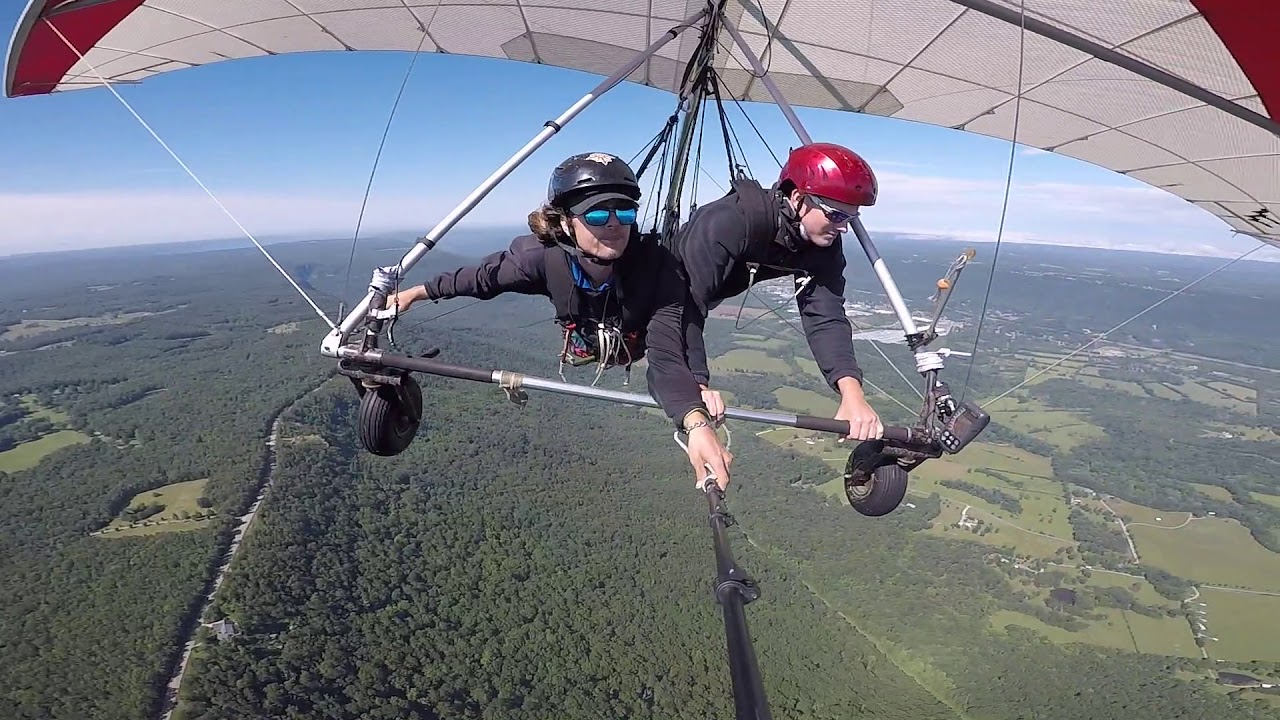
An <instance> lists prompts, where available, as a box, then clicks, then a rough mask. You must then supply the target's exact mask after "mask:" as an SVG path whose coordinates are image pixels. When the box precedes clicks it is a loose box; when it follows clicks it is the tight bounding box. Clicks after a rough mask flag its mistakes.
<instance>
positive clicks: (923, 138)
mask: <svg viewBox="0 0 1280 720" xmlns="http://www.w3.org/2000/svg"><path fill="white" fill-rule="evenodd" d="M23 5H25V3H5V4H4V6H5V7H4V8H3V9H0V37H2V38H4V40H5V44H6V46H7V43H8V38H9V36H10V34H11V32H12V28H13V26H14V25H15V24H16V22H17V18H18V15H19V13H20V10H21V7H22V6H23ZM6 49H7V48H6ZM411 60H413V56H412V54H410V53H371V52H361V53H300V54H294V55H278V56H274V57H267V58H255V59H247V60H234V61H227V62H221V63H216V64H213V65H209V66H205V67H200V68H194V69H188V70H181V71H177V72H171V73H165V74H162V75H159V76H156V77H153V78H150V79H148V80H146V81H145V82H143V83H140V84H138V85H133V86H121V87H119V88H118V92H119V93H120V95H121V96H122V97H123V98H124V99H125V100H127V101H128V103H129V104H130V105H131V106H132V107H133V109H134V110H135V111H136V112H137V113H138V114H139V115H140V116H141V117H142V118H143V119H144V120H145V121H146V122H147V123H149V124H150V125H151V127H152V128H153V129H154V130H155V132H156V134H157V135H158V136H159V137H160V138H161V139H162V140H163V141H164V142H165V143H166V144H168V146H169V147H170V148H171V149H172V150H173V151H174V152H175V153H176V154H177V155H178V157H179V158H181V159H182V161H183V162H184V163H185V164H186V165H187V166H188V167H189V168H190V169H191V170H192V171H193V172H194V174H195V175H196V177H198V178H199V179H200V180H201V181H202V182H203V183H204V184H205V186H206V187H208V188H209V190H210V191H211V192H212V193H213V195H214V196H215V197H216V198H217V200H218V201H220V202H221V203H222V205H223V206H224V207H225V208H226V209H227V210H228V211H229V212H230V214H231V215H232V216H233V217H234V218H235V220H236V221H238V222H239V223H240V225H242V226H243V227H244V228H245V229H247V230H248V231H249V232H251V233H253V234H254V235H256V236H259V237H267V236H272V235H280V234H302V235H309V236H315V235H323V236H332V237H348V238H349V237H351V236H352V233H353V232H354V231H355V229H356V223H357V218H358V217H359V215H360V206H361V201H362V199H363V196H364V194H365V189H366V185H367V184H368V183H369V182H370V175H371V171H372V170H373V162H374V158H375V154H376V153H377V149H378V144H379V141H380V140H381V137H382V134H383V131H384V128H386V126H387V120H388V116H389V114H390V111H391V109H392V103H393V102H394V100H395V98H396V93H397V91H398V89H399V87H400V85H401V83H402V81H403V80H404V78H405V74H406V71H407V70H408V68H409V64H410V62H411ZM600 79H601V78H600V77H598V76H593V75H589V74H586V73H581V72H576V71H570V70H563V69H559V68H554V67H549V66H536V65H530V64H524V63H517V62H512V61H506V60H493V59H485V58H468V57H461V56H446V55H437V54H429V53H427V54H422V55H420V56H419V57H418V58H417V60H416V63H415V64H414V67H413V71H412V73H411V75H410V76H409V80H408V84H407V86H406V89H405V93H404V97H403V98H402V100H401V102H400V105H399V107H398V108H397V109H396V112H395V115H394V118H393V122H392V124H391V126H390V131H389V134H388V136H387V140H386V146H385V148H384V150H383V154H382V157H381V160H380V161H379V164H378V166H377V169H376V173H373V183H372V186H371V188H370V191H369V199H368V206H367V208H366V209H365V213H364V218H363V221H362V222H361V225H360V227H361V234H362V235H363V234H365V233H376V232H382V231H406V232H415V233H425V232H426V231H427V230H429V229H430V228H431V227H432V226H433V225H434V224H435V223H436V221H438V220H439V219H440V218H441V217H442V216H443V215H444V214H445V213H447V212H448V211H449V210H451V209H452V208H453V207H454V206H455V205H457V204H458V203H459V202H461V201H462V200H463V199H464V198H465V197H466V196H467V195H468V194H469V193H470V192H471V191H472V190H473V189H474V188H476V187H477V186H478V185H479V184H480V183H481V182H482V181H483V180H484V179H485V178H486V177H487V176H488V175H489V174H490V173H492V172H494V171H495V170H496V169H497V168H498V167H499V166H500V165H501V164H502V163H504V162H505V161H506V160H507V159H508V158H509V157H511V156H512V155H513V154H514V153H515V152H516V151H518V150H519V148H520V147H521V146H522V145H524V144H525V143H526V142H528V141H529V140H530V139H531V138H533V137H534V136H535V135H536V134H537V133H538V132H539V131H540V130H541V129H542V124H543V123H544V122H545V121H546V120H549V119H551V118H554V117H556V116H558V115H559V114H560V113H561V112H563V111H564V110H565V109H566V108H567V107H569V106H570V105H571V104H573V103H574V102H575V101H577V100H578V99H579V98H580V97H581V96H582V95H584V94H585V93H586V92H588V91H589V90H590V89H591V88H592V87H594V86H595V85H596V84H597V83H598V82H599V81H600ZM674 102H675V100H674V96H672V95H670V94H669V93H665V92H661V91H658V90H654V89H652V88H646V87H643V86H639V85H635V84H630V83H625V84H623V85H620V86H618V87H616V88H614V89H613V90H611V91H610V92H609V93H607V94H606V95H604V96H602V97H601V98H599V99H598V100H596V101H595V102H594V103H593V104H592V105H591V106H589V107H588V108H587V109H586V110H585V111H583V112H582V113H581V114H580V115H579V116H578V117H577V118H575V119H574V120H573V121H572V122H570V123H569V124H568V125H566V127H565V128H564V130H562V131H561V132H560V133H559V134H558V135H556V136H554V137H553V138H552V139H551V140H549V141H548V142H547V143H546V144H545V145H543V146H542V147H541V148H540V149H539V150H538V151H537V152H535V153H534V154H533V155H532V156H531V157H529V158H528V159H527V160H526V161H525V162H524V163H523V164H522V165H521V166H520V167H518V168H517V169H516V170H515V171H514V172H513V173H512V174H511V175H510V176H508V177H507V178H506V179H505V180H504V181H503V182H502V183H501V184H500V185H499V186H498V187H497V188H496V189H495V190H493V191H492V192H491V193H490V194H489V195H488V196H487V197H486V198H485V199H484V200H483V201H482V202H481V203H480V204H479V205H478V206H477V207H476V208H475V209H473V210H472V211H471V213H470V214H468V215H467V216H466V217H465V218H464V219H463V220H462V222H461V225H463V226H469V227H482V226H503V227H508V228H510V227H513V226H519V225H522V224H523V222H524V219H525V217H526V216H527V214H528V212H529V211H530V210H532V209H533V208H534V207H536V206H537V204H538V203H539V202H540V201H541V199H542V198H543V196H544V193H545V188H546V181H547V177H548V175H549V173H550V170H551V168H552V167H554V165H555V164H556V163H557V162H558V161H559V160H560V159H562V158H563V157H565V156H567V155H570V154H573V153H577V152H584V151H596V150H602V151H607V152H612V153H615V154H618V155H620V156H622V157H624V158H628V159H630V158H631V157H632V156H634V155H635V154H636V153H638V152H640V151H641V150H642V148H643V147H644V146H645V144H646V143H648V142H649V140H650V139H651V138H652V137H653V136H654V135H655V134H656V133H657V132H658V131H659V130H660V129H661V127H662V125H663V123H664V122H665V120H666V118H667V116H668V115H670V114H671V112H672V110H673V109H674ZM741 107H742V108H744V109H745V111H746V113H747V114H748V115H749V116H750V117H751V119H752V121H754V123H755V125H756V126H757V127H758V128H759V131H760V134H761V135H762V136H763V137H764V138H765V140H767V142H768V148H766V146H765V145H764V144H763V143H762V142H761V141H760V140H759V138H757V136H756V132H755V131H754V130H752V128H751V126H750V125H749V124H748V123H747V121H746V119H745V118H744V117H743V115H742V112H740V110H739V107H738V106H737V105H733V104H731V105H730V107H729V108H728V110H729V117H730V121H731V123H732V124H733V126H734V128H735V130H736V132H737V135H738V138H739V140H740V141H741V143H742V145H743V147H744V148H745V150H746V156H747V161H748V165H749V167H750V169H751V171H752V174H753V175H754V176H755V177H756V178H757V179H759V180H761V181H762V182H764V183H765V184H767V183H768V182H772V181H773V179H774V178H775V177H776V174H777V170H778V165H777V163H776V161H775V160H774V159H773V157H772V156H771V154H770V152H769V148H772V151H773V153H775V154H777V155H778V156H779V157H781V156H783V155H784V154H785V152H786V151H787V149H788V148H790V147H792V146H794V145H795V144H797V141H796V136H795V134H794V133H793V131H792V130H791V128H790V126H789V125H788V124H787V122H786V120H785V118H784V117H783V115H782V113H781V112H780V111H779V110H778V109H777V107H776V106H773V105H771V104H757V103H750V104H743V105H742V106H741ZM796 112H797V115H798V116H799V117H800V119H801V121H802V122H803V123H804V125H805V126H806V128H807V129H808V131H809V133H810V135H811V136H812V137H813V138H814V139H815V140H825V141H831V142H837V143H841V144H844V145H846V146H849V147H851V148H853V149H854V150H856V151H857V152H859V153H860V154H862V155H863V156H864V157H866V158H867V159H868V161H870V163H871V165H872V167H873V168H874V169H875V171H876V174H877V177H878V179H879V182H880V196H879V202H878V203H877V204H876V205H875V206H874V207H872V208H867V209H866V210H864V212H863V222H864V224H865V225H866V227H867V228H868V230H869V231H870V232H871V233H872V235H873V236H874V235H875V234H877V233H880V232H899V233H918V234H921V235H940V236H946V237H950V238H954V239H958V240H964V241H969V242H984V241H992V240H994V239H995V238H996V234H997V231H998V230H999V228H1000V220H1001V205H1002V201H1003V194H1004V192H1005V179H1006V174H1007V172H1008V169H1009V162H1010V143H1009V142H1007V141H1004V140H999V139H995V138H989V137H985V136H981V135H977V134H974V133H967V132H961V131H955V130H950V129H945V128H938V127H933V126H928V125H923V124H919V123H913V122H908V121H902V120H894V119H890V118H882V117H876V116H867V115H856V114H852V113H844V112H835V111H825V110H811V109H806V108H797V110H796ZM708 120H710V121H711V123H712V124H710V125H709V126H708V128H707V132H706V135H705V138H704V140H703V142H704V158H703V167H704V168H705V170H706V172H705V173H700V174H699V187H698V190H699V193H698V198H699V201H700V202H707V201H709V200H712V199H714V198H715V197H717V196H719V195H720V194H722V192H723V190H722V188H724V187H725V186H726V184H725V178H726V177H727V170H726V168H725V164H724V153H723V149H722V143H721V141H720V139H719V137H720V136H719V129H718V125H717V124H715V121H714V120H713V119H712V118H711V116H708ZM0 137H3V138H5V141H4V147H5V151H4V159H3V161H2V162H0V167H3V171H2V172H0V256H3V255H10V254H16V253H27V252H38V251H51V250H70V249H79V248H89V247H105V246H113V245H128V244H140V243H152V242H173V241H182V240H200V239H207V238H226V237H236V236H239V237H243V233H242V232H241V230H240V229H239V228H238V227H237V225H236V222H233V221H232V220H231V219H230V218H229V217H228V216H227V214H225V213H224V212H223V211H222V210H221V209H220V208H219V206H218V204H217V203H215V202H214V200H212V199H210V197H209V195H207V194H206V193H205V192H204V190H202V189H201V188H200V186H199V185H198V184H197V183H196V182H194V181H193V180H192V178H191V177H190V176H188V175H187V174H186V172H185V171H184V170H182V168H181V166H180V165H179V164H178V163H177V162H175V161H174V159H173V158H172V157H171V156H170V155H169V154H168V153H167V152H166V151H165V150H164V148H163V147H162V146H161V145H160V144H159V143H157V142H156V140H155V139H154V138H153V137H151V135H150V134H149V133H148V132H147V131H146V130H145V129H144V127H143V126H142V124H140V123H139V122H138V120H137V119H136V118H134V117H133V115H131V114H130V112H129V111H128V110H127V109H126V108H125V107H124V106H123V105H122V104H121V103H120V102H119V100H117V99H116V97H115V96H113V95H112V94H111V93H110V92H109V91H108V90H107V89H106V88H102V87H98V88H93V89H89V90H78V91H75V92H67V93H61V94H58V95H53V96H37V97H26V98H17V99H0ZM1012 159H1013V180H1012V186H1011V188H1010V198H1009V207H1008V213H1007V218H1006V221H1005V226H1004V230H1003V236H1002V237H1003V240H1004V241H1005V242H1038V243H1050V244H1064V245H1077V246H1092V247H1105V248H1117V249H1130V250H1150V251H1157V252H1177V253H1185V254H1199V255H1213V256H1221V257H1232V256H1235V255H1237V254H1239V253H1241V252H1243V251H1245V250H1248V249H1249V248H1251V247H1253V246H1254V245H1256V241H1254V240H1252V239H1250V238H1247V237H1239V236H1234V235H1233V234H1232V232H1231V231H1230V229H1229V228H1228V227H1227V226H1226V225H1225V224H1223V223H1222V222H1220V221H1218V220H1217V219H1216V218H1214V217H1212V216H1211V215H1209V214H1207V213H1205V212H1204V211H1202V210H1199V209H1198V208H1196V207H1194V206H1192V205H1190V204H1189V203H1186V202H1185V201H1183V200H1181V199H1180V198H1177V197H1176V196H1173V195H1171V194H1169V193H1166V192H1164V191H1161V190H1158V189H1155V188H1152V187H1150V186H1147V185H1145V184H1142V183H1140V182H1137V181H1135V180H1131V179H1129V178H1126V177H1124V176H1122V175H1119V174H1117V173H1114V172H1111V171H1108V170H1105V169H1102V168H1099V167H1095V166H1092V165H1089V164H1087V163H1084V162H1081V161H1078V160H1075V159H1072V158H1067V157H1063V156H1059V155H1055V154H1052V153H1047V152H1043V151H1040V150H1037V149H1035V148H1028V147H1019V148H1018V149H1017V150H1016V152H1015V153H1014V155H1013V158H1012ZM646 177H647V178H648V177H649V176H646ZM716 183H718V184H719V185H718V186H717V184H716ZM646 187H647V186H646ZM245 242H246V246H249V245H248V240H247V239H246V241H245ZM444 242H445V243H447V238H446V240H445V241H444ZM1251 259H1270V260H1280V250H1275V249H1270V248H1269V249H1267V250H1264V251H1260V252H1258V253H1255V254H1254V255H1252V256H1251Z"/></svg>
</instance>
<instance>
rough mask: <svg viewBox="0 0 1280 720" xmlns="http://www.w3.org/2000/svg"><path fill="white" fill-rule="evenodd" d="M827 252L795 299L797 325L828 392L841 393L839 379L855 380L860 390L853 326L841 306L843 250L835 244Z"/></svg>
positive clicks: (842, 302) (842, 297)
mask: <svg viewBox="0 0 1280 720" xmlns="http://www.w3.org/2000/svg"><path fill="white" fill-rule="evenodd" d="M828 250H829V251H830V255H829V257H826V258H824V262H821V263H819V265H818V270H817V271H815V272H814V274H813V277H812V279H810V281H809V287H807V288H805V290H804V292H802V293H800V295H799V297H797V298H796V305H797V306H798V307H799V309H800V324H801V325H802V326H803V327H804V334H805V338H806V339H807V340H808V341H809V349H810V350H812V351H813V359H814V361H815V362H817V363H818V368H819V370H821V372H822V376H823V379H825V380H826V381H827V384H828V385H830V386H831V389H833V390H836V391H840V390H841V387H840V380H841V378H852V379H854V380H856V381H857V385H858V387H859V389H860V388H861V385H862V368H860V367H859V366H858V358H857V356H856V354H855V353H854V350H853V326H852V324H850V322H849V317H848V316H847V315H845V307H844V286H845V281H844V269H845V259H844V251H843V249H841V244H840V243H839V242H837V243H835V244H834V245H832V246H831V247H830V248H828ZM846 386H847V383H846Z"/></svg>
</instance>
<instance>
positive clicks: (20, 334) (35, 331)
mask: <svg viewBox="0 0 1280 720" xmlns="http://www.w3.org/2000/svg"><path fill="white" fill-rule="evenodd" d="M154 314H155V313H150V312H131V313H112V314H109V315H99V316H97V317H78V318H67V319H65V320H45V319H38V318H37V319H33V320H22V321H20V322H17V323H15V324H13V325H9V326H8V327H6V328H5V331H4V333H3V334H0V340H21V339H22V338H27V337H31V336H33V335H42V334H44V333H48V332H54V331H55V330H64V329H66V328H73V327H96V326H100V325H120V324H123V323H127V322H132V321H134V320H138V319H141V318H144V317H147V316H148V315H154Z"/></svg>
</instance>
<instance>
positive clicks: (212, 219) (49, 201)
mask: <svg viewBox="0 0 1280 720" xmlns="http://www.w3.org/2000/svg"><path fill="white" fill-rule="evenodd" d="M214 193H215V195H216V196H217V197H218V200H219V201H220V202H221V203H222V204H223V205H224V206H225V207H226V209H227V210H228V211H229V212H230V214H231V215H232V216H233V217H234V218H235V220H237V221H239V223H240V224H241V225H243V226H244V228H245V229H246V230H248V231H249V232H250V233H252V234H253V235H254V236H268V235H279V234H299V233H314V234H338V235H347V234H350V233H352V232H353V231H354V230H355V226H356V219H357V217H358V216H359V212H360V201H361V195H360V194H358V193H353V194H343V195H337V194H334V195H322V194H305V193H296V194H289V193H259V192H255V193H246V192H228V193H221V192H218V191H216V190H215V191H214ZM460 199H461V197H459V198H439V197H436V198H432V197H429V196H428V195H427V193H423V195H422V196H413V195H388V194H387V193H373V194H372V195H371V196H370V198H369V204H368V207H367V208H366V210H365V216H364V221H363V222H362V223H361V233H362V234H363V233H364V232H366V231H369V232H377V231H382V230H403V229H405V228H421V230H422V231H423V232H425V231H426V230H428V229H430V227H431V226H432V225H433V224H434V223H435V222H436V221H437V220H438V219H439V218H440V217H441V216H443V214H444V213H445V212H447V211H448V210H449V209H451V208H452V206H453V204H454V203H456V202H457V201H459V200H460ZM502 200H503V198H502V196H500V195H499V194H498V192H497V191H495V193H494V194H493V195H491V196H490V197H489V198H486V199H485V201H483V202H484V204H483V205H482V206H481V207H482V208H483V209H488V208H489V207H490V205H489V203H498V206H499V207H501V206H502V205H503V203H502ZM506 206H507V207H512V206H511V204H510V203H506ZM526 213H527V208H525V207H524V206H523V205H520V206H518V210H517V212H515V213H513V214H512V217H513V218H515V219H519V218H523V217H524V216H525V214H526ZM491 214H492V210H489V211H488V213H486V215H485V216H488V215H491ZM0 218H4V225H3V231H2V232H0V255H10V254H16V253H27V252H48V251H55V250H70V249H82V248H90V247H108V246H119V245H135V244H146V243H158V242H175V241H184V240H200V239H207V238H224V237H231V236H243V235H244V233H243V232H242V231H241V230H240V228H239V227H237V225H236V223H235V222H233V221H232V219H231V218H229V217H228V216H227V214H226V213H224V212H223V211H222V210H221V209H220V208H219V207H218V205H217V204H215V203H214V202H213V200H211V199H210V198H209V196H208V195H206V194H205V193H204V192H203V191H201V190H199V189H195V190H192V191H182V192H179V191H161V190H145V191H144V190H137V191H126V190H121V191H86V192H71V193H25V194H23V193H0ZM503 219H505V218H503ZM246 242H248V240H247V239H246Z"/></svg>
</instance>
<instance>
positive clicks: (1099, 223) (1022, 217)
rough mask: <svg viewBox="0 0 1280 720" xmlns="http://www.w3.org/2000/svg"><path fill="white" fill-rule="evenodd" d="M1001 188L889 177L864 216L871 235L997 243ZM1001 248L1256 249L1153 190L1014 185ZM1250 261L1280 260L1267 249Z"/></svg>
mask: <svg viewBox="0 0 1280 720" xmlns="http://www.w3.org/2000/svg"><path fill="white" fill-rule="evenodd" d="M1004 191H1005V184H1004V182H1003V181H1000V180H980V179H964V178H951V177H942V176H930V175H913V174H904V173H893V172H886V173H881V175H880V202H878V203H877V204H876V206H875V207H872V208H869V209H867V210H866V211H864V213H863V216H864V218H863V222H864V223H865V224H866V225H867V226H868V228H869V229H871V230H872V231H875V230H881V231H889V232H903V233H912V234H918V235H930V236H938V235H944V236H950V237H954V238H956V239H960V240H969V241H973V242H994V241H995V239H996V237H997V232H998V230H999V224H1000V214H1001V204H1002V202H1003V199H1004ZM1001 237H1002V239H1003V241H1005V242H1024V243H1041V244H1050V245H1073V246H1079V247H1097V248H1108V249H1117V250H1119V249H1124V250H1145V251H1152V252H1163V253H1177V254H1188V255H1211V256H1219V257H1232V256H1235V255H1238V254H1240V253H1242V252H1244V251H1245V250H1248V249H1249V248H1251V247H1253V245H1254V244H1255V241H1254V240H1253V239H1251V238H1247V237H1241V236H1237V235H1235V234H1234V233H1233V231H1232V230H1231V228H1230V227H1229V226H1227V225H1226V224H1225V223H1223V222H1222V221H1221V220H1219V219H1217V218H1216V217H1213V216H1212V215H1210V214H1209V213H1207V212H1206V211H1204V210H1201V209H1200V208H1198V207H1196V206H1194V205H1192V204H1190V203H1188V202H1186V201H1184V200H1182V199H1181V198H1179V197H1177V196H1175V195H1173V194H1171V193H1168V192H1165V191H1163V190H1160V189H1158V188H1153V187H1148V186H1143V185H1134V186H1120V185H1088V184H1081V183H1067V182H1048V181H1029V182H1019V181H1018V180H1017V179H1016V176H1015V180H1014V183H1013V186H1012V188H1011V190H1010V195H1009V207H1008V214H1007V217H1006V218H1005V226H1004V232H1003V235H1002V236H1001ZM1250 258H1251V259H1269V260H1280V251H1277V250H1274V249H1271V248H1267V249H1265V250H1261V251H1259V252H1257V253H1254V254H1253V255H1252V256H1250Z"/></svg>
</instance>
